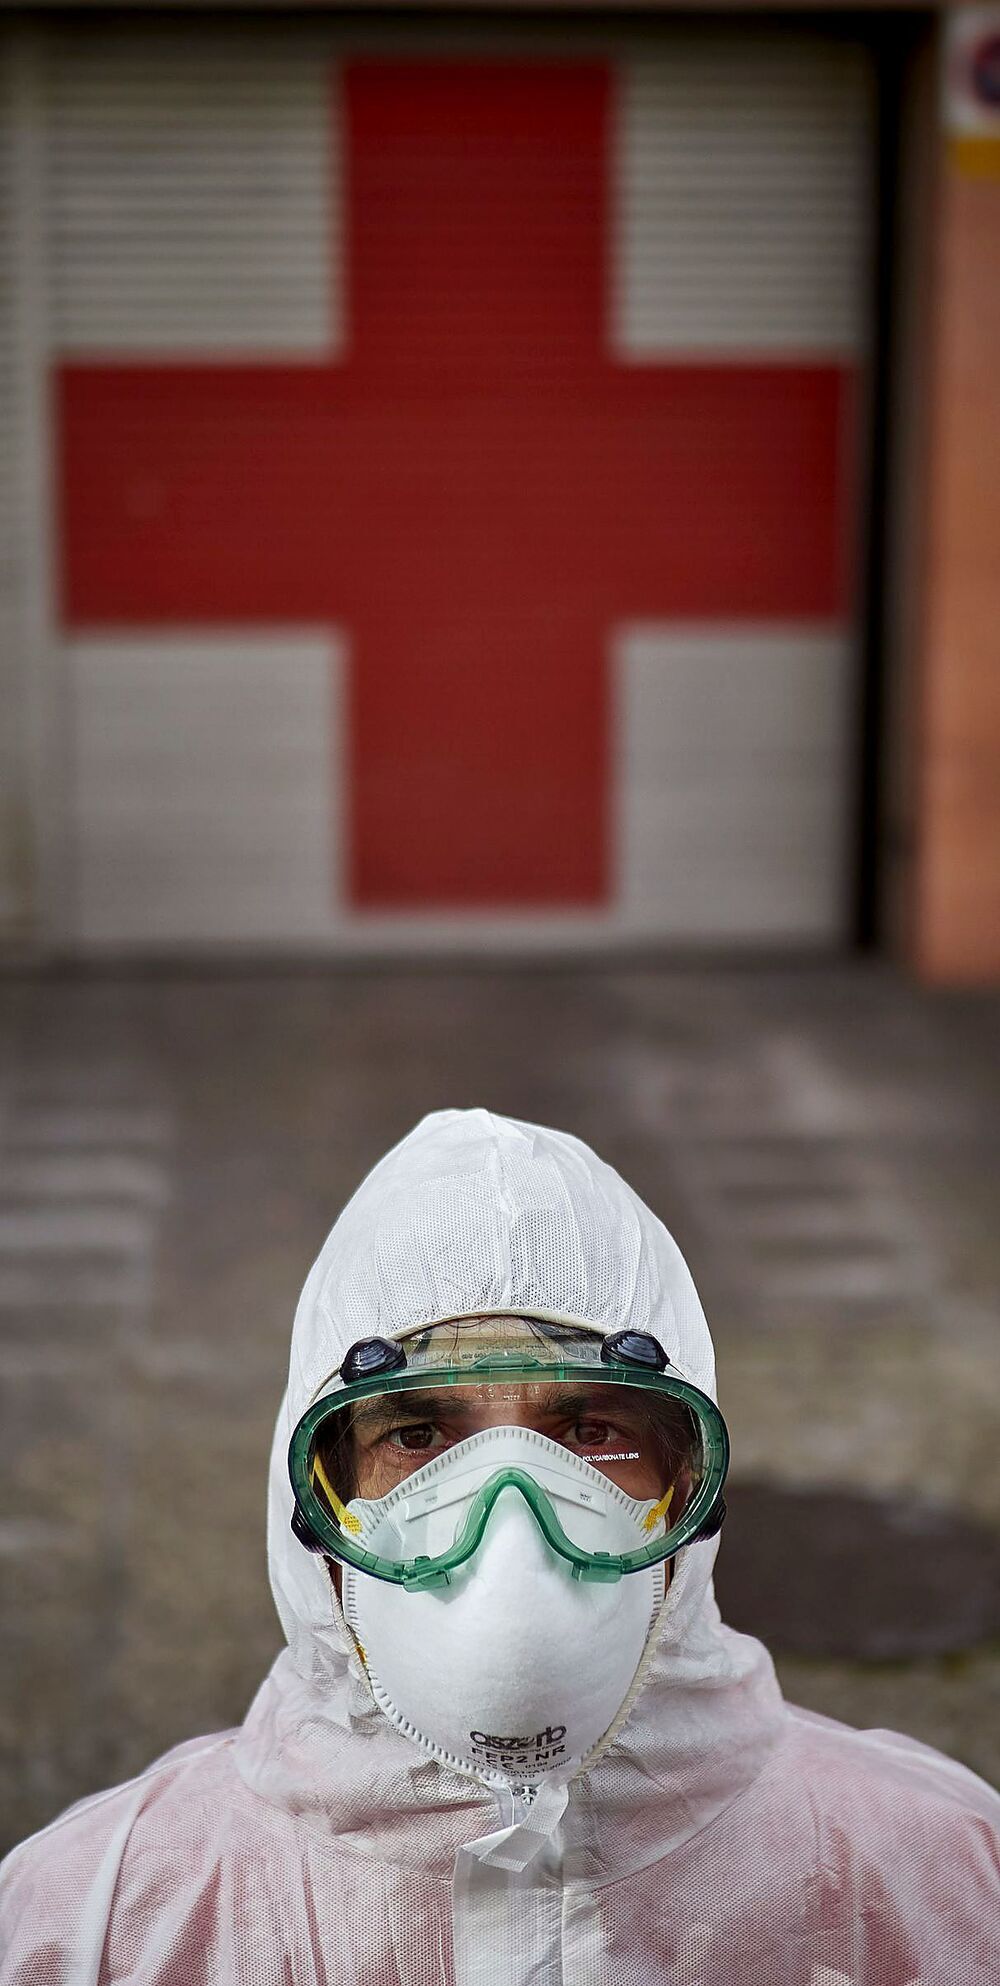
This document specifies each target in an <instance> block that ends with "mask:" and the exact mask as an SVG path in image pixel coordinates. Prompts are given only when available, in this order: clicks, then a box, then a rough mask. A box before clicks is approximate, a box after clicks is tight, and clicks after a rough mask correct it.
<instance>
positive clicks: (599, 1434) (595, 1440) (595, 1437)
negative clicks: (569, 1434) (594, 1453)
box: [573, 1420, 612, 1448]
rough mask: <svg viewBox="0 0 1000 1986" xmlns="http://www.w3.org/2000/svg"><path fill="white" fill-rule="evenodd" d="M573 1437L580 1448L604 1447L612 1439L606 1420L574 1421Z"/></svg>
mask: <svg viewBox="0 0 1000 1986" xmlns="http://www.w3.org/2000/svg"><path fill="white" fill-rule="evenodd" d="M573 1439H574V1441H576V1442H579V1444H580V1447H581V1448H606V1447H607V1446H608V1443H609V1442H610V1440H611V1439H612V1430H611V1428H610V1427H609V1425H608V1423H607V1421H584V1420H581V1421H575V1422H574V1424H573Z"/></svg>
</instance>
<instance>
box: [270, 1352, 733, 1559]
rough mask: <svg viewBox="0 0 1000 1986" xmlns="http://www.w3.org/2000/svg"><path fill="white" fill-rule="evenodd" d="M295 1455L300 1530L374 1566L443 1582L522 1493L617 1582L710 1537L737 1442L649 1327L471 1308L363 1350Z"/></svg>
mask: <svg viewBox="0 0 1000 1986" xmlns="http://www.w3.org/2000/svg"><path fill="white" fill-rule="evenodd" d="M504 1430H518V1431H519V1435H518V1440H517V1441H515V1442H513V1443H510V1442H507V1443H506V1444H505V1442H504V1439H503V1431H504ZM474 1436H478V1437H480V1439H479V1440H478V1441H475V1442H473V1439H472V1438H473V1437H474ZM537 1436H542V1437H544V1439H543V1440H541V1441H538V1440H536V1439H535V1437H537ZM494 1437H495V1438H494ZM470 1444H471V1445H470ZM505 1445H506V1447H507V1448H508V1450H510V1449H513V1451H514V1459H513V1461H512V1460H511V1457H510V1455H509V1454H508V1455H507V1456H506V1458H505V1456H504V1448H505ZM494 1448H495V1449H496V1465H494V1464H493V1462H492V1459H491V1457H492V1451H493V1449H494ZM569 1458H572V1459H569ZM288 1463H289V1473H290V1476H291V1482H292V1489H293V1492H294V1496H295V1510H294V1514H293V1517H292V1529H293V1531H294V1532H295V1535H296V1537H297V1538H299V1540H300V1542H301V1543H302V1544H304V1545H305V1546H306V1547H307V1548H308V1549H309V1550H312V1551H318V1552H323V1553H325V1554H327V1555H328V1556H329V1557H331V1558H334V1559H339V1560H341V1561H342V1562H343V1563H344V1564H346V1565H351V1566H355V1567H356V1568H357V1569H358V1570H359V1571H363V1572H368V1573H371V1574H372V1575H373V1577H375V1578H377V1579H387V1580H392V1581H395V1582H396V1583H397V1584H399V1585H401V1586H404V1587H409V1588H421V1587H427V1586H438V1585H443V1584H446V1583H447V1581H448V1579H449V1577H450V1575H451V1574H452V1573H453V1572H455V1571H456V1570H457V1569H458V1567H459V1566H461V1565H463V1564H464V1563H465V1562H466V1560H467V1559H469V1558H470V1557H471V1556H472V1554H473V1553H474V1552H475V1551H476V1550H477V1548H478V1546H479V1544H480V1543H481V1541H482V1538H483V1535H484V1533H485V1530H486V1527H487V1524H488V1522H489V1519H490V1515H491V1512H492V1510H493V1508H494V1505H495V1504H496V1501H497V1499H498V1498H499V1497H500V1496H501V1495H502V1494H503V1493H504V1492H505V1491H509V1490H515V1491H518V1492H519V1493H520V1494H521V1495H522V1496H523V1498H524V1500H525V1502H526V1503H527V1504H528V1505H529V1506H530V1508H531V1510H532V1512H533V1514H534V1516H535V1519H536V1521H537V1523H538V1526H539V1529H540V1530H541V1532H542V1534H543V1536H544V1537H545V1539H546V1541H547V1543H548V1544H549V1546H550V1547H551V1549H552V1550H553V1551H554V1552H556V1553H557V1554H558V1555H559V1556H560V1557H562V1558H563V1559H564V1560H566V1561H568V1563H569V1565H570V1566H571V1569H572V1571H573V1573H574V1575H575V1576H576V1577H577V1578H581V1579H605V1580H606V1579H617V1578H619V1577H621V1575H622V1574H624V1573H629V1572H637V1571H639V1570H641V1569H642V1568H643V1567H644V1566H649V1565H653V1564H656V1563H657V1562H658V1561H660V1560H663V1559H668V1558H672V1557H673V1556H674V1554H675V1553H676V1552H678V1551H679V1550H680V1549H681V1547H682V1546H683V1545H687V1544H690V1543H691V1542H692V1541H693V1540H694V1539H696V1538H705V1537H711V1536H713V1535H714V1534H715V1532H716V1531H717V1530H718V1529H719V1526H720V1525H721V1523H722V1519H723V1517H724V1515H725V1504H724V1502H723V1500H722V1490H723V1485H724V1483H725V1479H726V1472H727V1469H728V1466H729V1437H728V1433H727V1430H726V1424H725V1421H724V1420H723V1418H722V1415H721V1414H720V1412H719V1409H718V1407H717V1406H716V1405H715V1403H714V1401H712V1400H710V1399H709V1398H708V1396H707V1394H705V1393H703V1392H701V1391H700V1389H699V1388H698V1387H696V1386H693V1385H691V1384H690V1382H689V1381H687V1380H684V1379H681V1378H680V1377H678V1376H676V1375H675V1374H674V1373H673V1372H672V1371H670V1370H669V1367H668V1361H667V1359H666V1355H665V1353H664V1352H663V1349H662V1347H661V1346H660V1345H659V1343H658V1342H657V1341H656V1340H655V1339H653V1338H651V1337H649V1336H648V1335H647V1334H645V1333H643V1332H637V1331H619V1332H616V1333H614V1334H612V1335H611V1336H609V1337H606V1338H601V1337H600V1335H599V1334H598V1333H597V1332H595V1331H592V1330H587V1329H585V1328H583V1327H579V1326H574V1325H567V1324H562V1323H555V1322H549V1321H546V1320H543V1319H538V1318H515V1317H510V1316H505V1317H502V1318H494V1317H488V1318H466V1319H461V1320H458V1321H456V1322H448V1323H446V1324H435V1325H431V1326H428V1327H427V1328H426V1329H424V1330H421V1331H419V1332H415V1333H413V1334H410V1335H409V1336H407V1337H405V1338H403V1339H400V1340H394V1339H384V1338H372V1339H366V1340H363V1341H362V1342H361V1343H360V1344H357V1345H353V1346H352V1347H351V1350H350V1351H349V1352H348V1354H347V1357H346V1359H345V1360H344V1363H343V1365H342V1366H341V1369H340V1373H339V1374H338V1375H335V1383H334V1384H333V1385H332V1386H331V1385H330V1382H324V1390H323V1391H322V1393H321V1396H320V1397H319V1398H318V1399H316V1400H314V1401H313V1403H312V1405H311V1406H310V1407H309V1408H308V1409H307V1411H306V1412H305V1413H304V1414H303V1416H302V1418H301V1420H300V1421H299V1423H298V1426H297V1427H296V1429H295V1432H294V1434H293V1436H292V1440H291V1445H290V1448H289V1457H288ZM561 1464H562V1466H560V1465H561ZM581 1464H582V1465H583V1466H581ZM602 1509H603V1512H604V1514H605V1516H607V1517H608V1518H610V1519H613V1520H614V1521H613V1522H612V1523H611V1524H610V1527H609V1526H608V1525H604V1526H602V1525H601V1524H600V1523H597V1525H596V1527H595V1513H596V1514H598V1515H599V1514H600V1513H601V1511H602ZM623 1511H624V1512H625V1513H626V1515H627V1519H628V1521H627V1522H626V1523H625V1525H624V1535H625V1537H626V1539H627V1544H626V1546H625V1548H624V1549H616V1550H614V1549H613V1550H607V1549H603V1548H601V1545H600V1543H599V1542H598V1541H599V1540H600V1539H601V1538H602V1537H603V1535H604V1532H605V1531H608V1530H610V1535H611V1536H613V1537H615V1538H616V1539H617V1541H618V1543H619V1545H621V1543H622V1538H623V1518H622V1512H623ZM633 1538H634V1539H635V1541H636V1542H635V1544H634V1545H633V1544H632V1539H633Z"/></svg>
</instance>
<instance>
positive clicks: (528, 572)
mask: <svg viewBox="0 0 1000 1986" xmlns="http://www.w3.org/2000/svg"><path fill="white" fill-rule="evenodd" d="M343 100H344V107H345V116H346V178H347V188H348V192H347V216H346V218H347V250H346V295H347V313H348V333H347V350H346V352H345V354H344V356H343V358H341V359H338V360H336V361H331V362H330V363H329V364H325V363H324V364H297V363H289V364H282V365H270V364H239V363H236V364H234V363H230V362H229V361H223V362H220V363H218V364H215V363H212V364H205V365H189V364H184V363H178V364H157V365H147V364H127V363H126V364H123V363H115V364H113V365H99V364H96V365H95V364H72V365H66V366H64V367H63V368H62V369H61V372H60V377H59V409H60V415H59V437H60V443H59V446H60V486H61V493H62V558H63V572H62V598H63V610H64V615H65V619H66V622H67V624H68V625H70V626H72V627H76V628H79V627H83V626H93V625H95V624H96V625H101V626H105V627H107V626H121V625H128V626H133V627H134V626H142V627H152V626H162V625H172V626H177V625H202V626H204V625H206V624H212V623H215V624H227V625H231V624H232V623H234V622H236V623H239V624H244V625H245V624H258V625H259V624H274V623H279V624H281V625H283V626H287V625H288V624H289V623H295V622H304V623H308V624H310V625H315V624H316V623H317V622H319V623H330V622H337V623H341V624H343V625H345V626H346V628H347V630H348V633H349V639H350V644H351V676H350V684H351V687H350V727H349V735H350V748H349V751H350V793H349V814H350V819H349V829H350V836H349V838H350V850H351V855H350V863H351V877H350V887H351V894H352V898H353V900H354V902H355V903H356V904H357V905H359V906H366V907H377V908H381V909H384V908H390V907H391V908H402V907H411V908H412V907H420V908H422V909H426V908H428V907H430V906H431V905H441V906H444V905H472V904H477V905H490V906H499V905H520V906H531V905H543V904H562V905H567V906H568V905H588V904H595V903H599V902H600V901H602V900H603V899H604V898H605V897H606V894H607V888H608V822H607V814H608V781H609V737H608V733H609V725H608V703H609V694H608V680H607V650H608V645H609V639H610V636H611V633H612V631H613V629H614V627H615V625H616V624H617V623H621V622H623V621H626V620H638V619H643V618H645V619H659V620H678V619H681V620H683V619H695V620H704V619H712V620H728V621H732V620H744V619H755V618H757V619H761V618H763V619H767V620H771V621H773V620H784V619H799V618H802V619H815V618H826V617H835V616H837V615H839V614H840V613H841V612H842V611H843V609H844V605H845V578H844V560H843V557H842V541H843V536H844V533H843V517H842V499H843V486H844V480H845V478H844V475H843V470H842V463H841V460H840V445H841V433H842V425H843V423H842V414H843V397H844V391H845V385H846V384H847V380H846V377H845V375H844V373H843V372H842V371H841V370H840V369H838V368H837V367H835V366H832V365H797V364H783V363H776V364H767V365H739V364H707V363H706V364H669V365H662V364H645V363H643V364H622V363H621V362H620V361H618V360H616V359H614V358H613V357H612V356H610V355H609V349H608V339H609V332H608V314H609V297H610V290H611V277H610V254H611V232H612V229H611V220H610V217H609V214H608V211H607V206H608V184H609V174H608V163H607V161H608V129H609V116H610V107H611V93H610V79H609V75H608V72H607V70H606V69H605V68H604V66H603V65H591V64H584V65H573V66H570V65H567V66H560V65H554V64H553V65H545V66H542V65H539V66H534V65H527V64H526V65H517V64H500V63H497V64H475V63H459V62H454V63H442V64H435V63H421V64H411V63H405V64H395V63H375V62H371V63H358V64H355V65H351V66H349V67H348V69H347V71H346V75H345V78H344V98H343ZM238 721H239V713H238V712H234V722H238Z"/></svg>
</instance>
